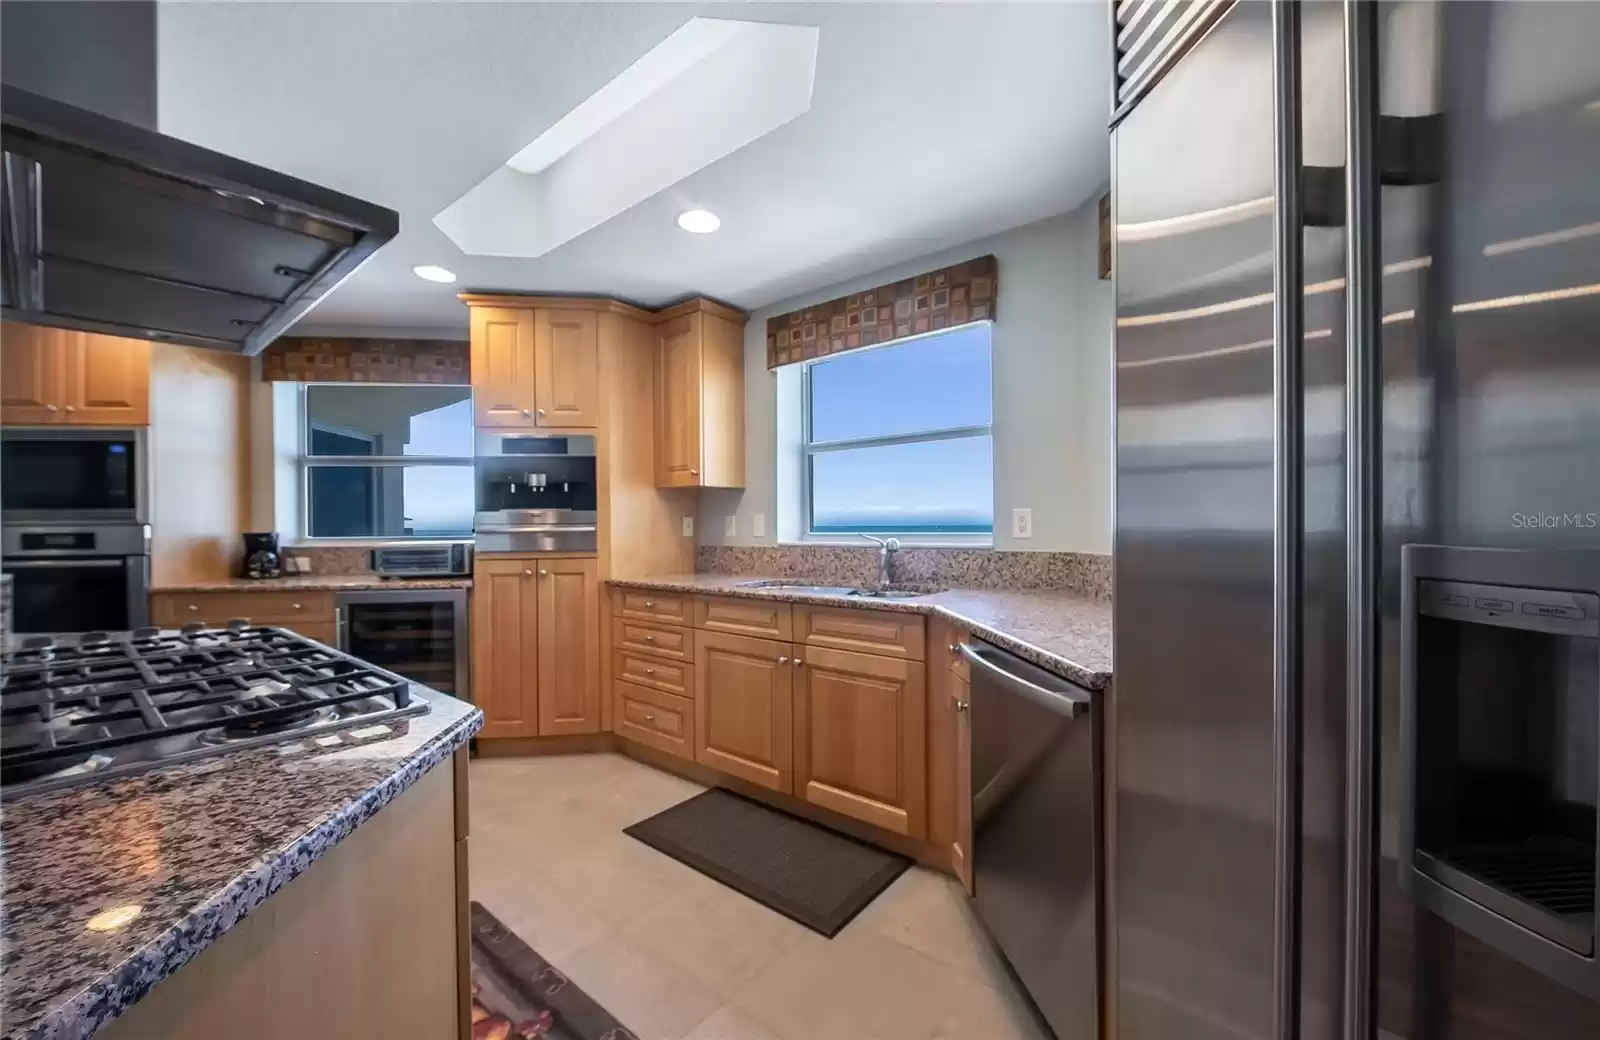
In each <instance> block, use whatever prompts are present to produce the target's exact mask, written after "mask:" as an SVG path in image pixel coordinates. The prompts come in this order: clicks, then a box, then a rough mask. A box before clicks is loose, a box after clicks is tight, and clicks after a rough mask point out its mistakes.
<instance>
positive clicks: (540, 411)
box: [534, 408, 544, 415]
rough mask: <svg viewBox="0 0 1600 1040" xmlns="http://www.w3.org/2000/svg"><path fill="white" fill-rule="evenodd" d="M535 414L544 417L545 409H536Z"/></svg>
mask: <svg viewBox="0 0 1600 1040" xmlns="http://www.w3.org/2000/svg"><path fill="white" fill-rule="evenodd" d="M534 414H535V415H543V414H544V409H543V408H536V409H534Z"/></svg>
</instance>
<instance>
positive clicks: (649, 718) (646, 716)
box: [644, 712, 656, 722]
mask: <svg viewBox="0 0 1600 1040" xmlns="http://www.w3.org/2000/svg"><path fill="white" fill-rule="evenodd" d="M644 720H645V721H646V722H654V721H655V720H656V717H655V716H654V715H652V714H650V713H649V712H645V714H644Z"/></svg>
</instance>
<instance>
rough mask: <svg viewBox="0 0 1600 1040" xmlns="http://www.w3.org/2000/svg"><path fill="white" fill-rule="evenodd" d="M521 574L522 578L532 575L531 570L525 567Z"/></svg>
mask: <svg viewBox="0 0 1600 1040" xmlns="http://www.w3.org/2000/svg"><path fill="white" fill-rule="evenodd" d="M522 576H523V577H524V578H531V577H533V572H532V571H530V570H528V569H527V568H523V571H522Z"/></svg>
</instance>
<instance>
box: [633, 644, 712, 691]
mask: <svg viewBox="0 0 1600 1040" xmlns="http://www.w3.org/2000/svg"><path fill="white" fill-rule="evenodd" d="M614 671H615V673H616V677H617V678H618V679H626V680H628V681H629V682H632V683H638V684H639V685H640V686H652V687H654V688H655V689H658V690H663V691H665V692H667V693H676V694H678V695H679V696H682V697H689V696H693V693H692V692H691V690H690V687H691V686H692V685H693V678H694V677H693V675H692V673H691V672H690V670H689V666H688V664H687V663H682V664H680V663H678V662H676V661H668V660H666V659H664V658H660V657H647V656H645V655H644V654H635V653H630V652H628V651H627V650H618V651H617V653H616V668H615V669H614Z"/></svg>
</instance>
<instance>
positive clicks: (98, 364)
mask: <svg viewBox="0 0 1600 1040" xmlns="http://www.w3.org/2000/svg"><path fill="white" fill-rule="evenodd" d="M71 335H72V337H73V338H72V341H71V342H72V349H71V350H68V351H67V352H66V354H65V356H64V357H63V359H62V360H63V364H64V379H65V381H66V385H65V394H64V396H65V397H66V404H65V406H64V407H65V408H66V412H67V422H69V423H77V424H80V425H94V426H148V425H150V344H148V343H146V342H144V341H142V340H136V339H123V338H121V337H119V336H99V335H95V334H94V333H92V332H78V333H72V334H71Z"/></svg>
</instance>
